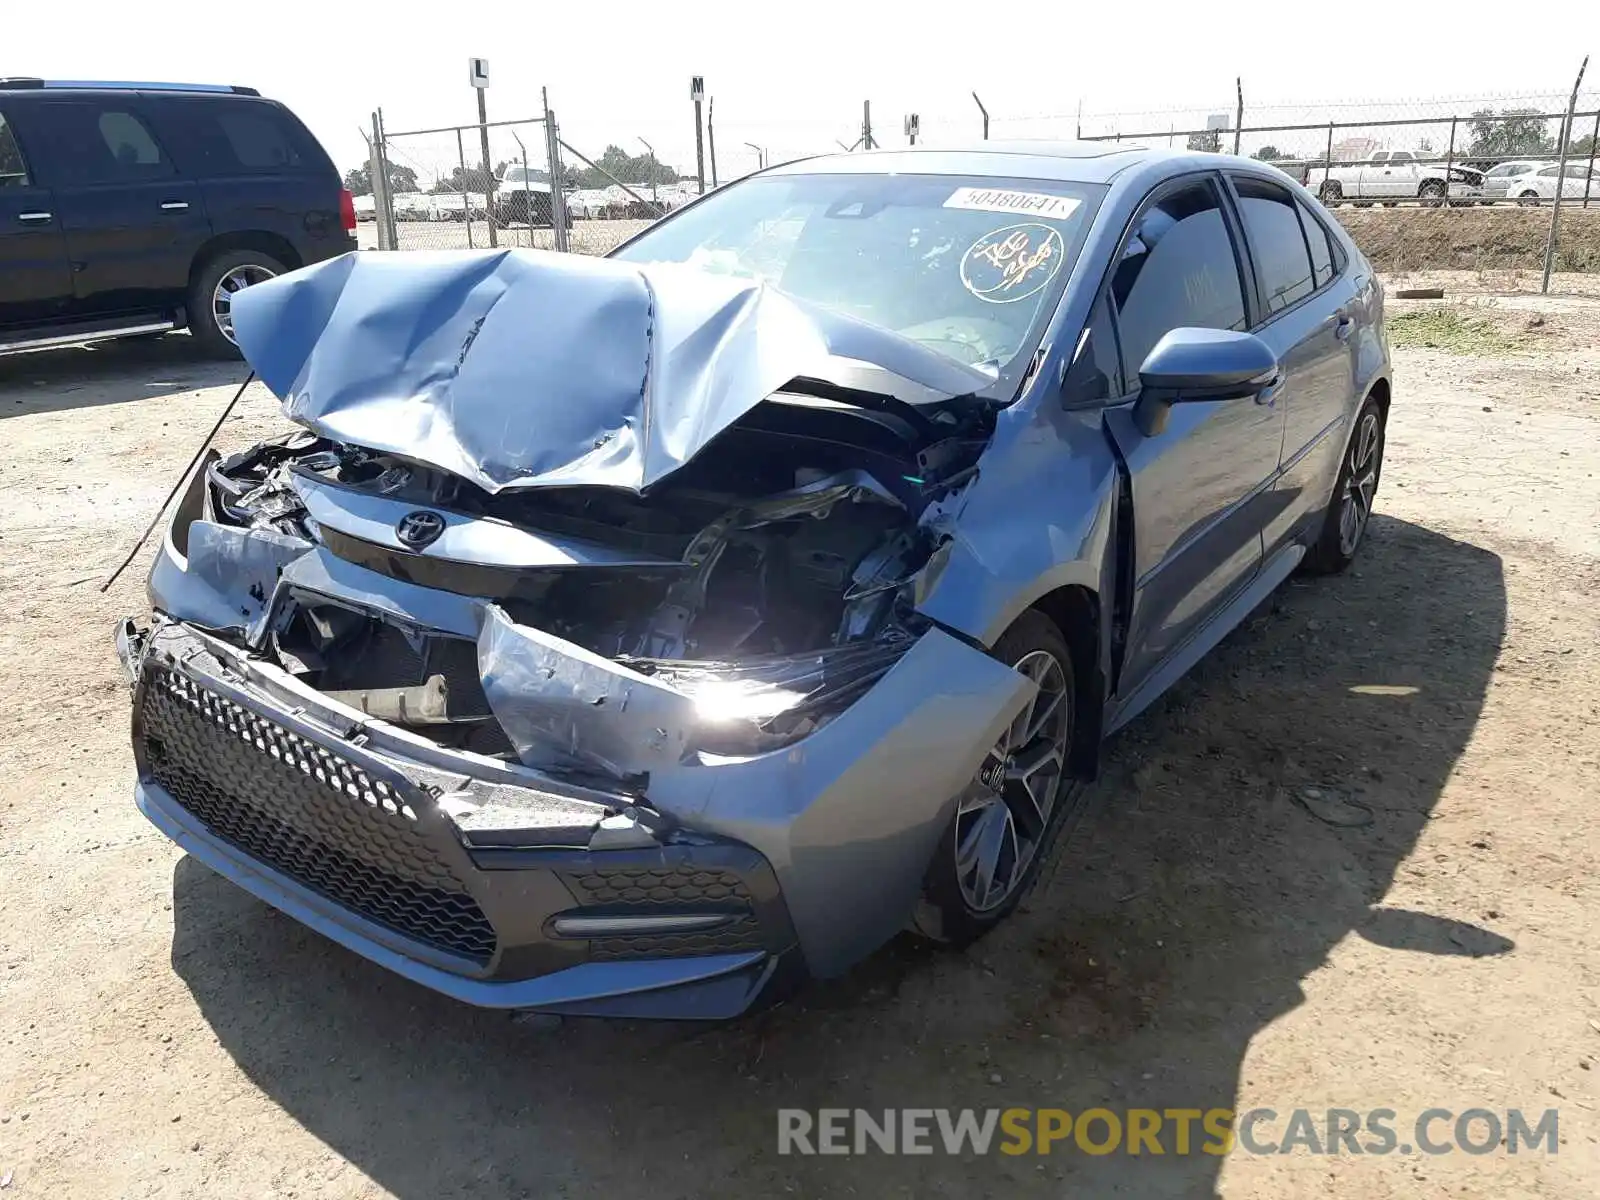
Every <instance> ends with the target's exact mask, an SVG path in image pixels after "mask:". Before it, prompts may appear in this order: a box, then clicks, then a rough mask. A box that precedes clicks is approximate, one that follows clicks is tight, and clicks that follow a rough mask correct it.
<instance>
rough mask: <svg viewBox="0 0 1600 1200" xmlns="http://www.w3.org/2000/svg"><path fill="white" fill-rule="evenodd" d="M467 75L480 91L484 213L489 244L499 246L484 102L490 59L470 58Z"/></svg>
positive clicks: (479, 121) (480, 141) (479, 109)
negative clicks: (495, 224) (496, 234)
mask: <svg viewBox="0 0 1600 1200" xmlns="http://www.w3.org/2000/svg"><path fill="white" fill-rule="evenodd" d="M467 77H468V79H469V80H470V81H471V83H472V86H473V88H474V89H475V90H476V91H477V93H478V142H479V144H480V145H481V146H482V148H483V176H484V179H483V214H484V217H485V218H486V219H487V221H488V225H489V245H491V246H498V245H499V244H500V240H499V239H498V238H497V237H496V236H495V228H494V164H492V163H491V162H490V161H489V110H488V105H486V104H485V103H484V93H486V92H487V91H488V90H489V60H488V59H487V58H470V59H468V60H467ZM467 203H468V205H469V206H470V205H471V203H472V202H471V201H470V200H469V201H468V202H467ZM529 236H530V237H531V236H532V235H531V234H530V235H529Z"/></svg>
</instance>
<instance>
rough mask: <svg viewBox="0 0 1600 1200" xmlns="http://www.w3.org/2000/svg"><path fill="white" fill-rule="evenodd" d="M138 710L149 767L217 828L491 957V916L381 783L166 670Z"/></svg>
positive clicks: (417, 931)
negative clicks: (479, 904) (140, 709)
mask: <svg viewBox="0 0 1600 1200" xmlns="http://www.w3.org/2000/svg"><path fill="white" fill-rule="evenodd" d="M141 717H142V728H143V737H144V751H145V762H146V764H147V767H148V769H149V771H150V774H151V775H152V776H153V777H154V779H155V780H156V782H157V783H159V784H161V786H162V787H164V788H165V789H166V790H167V791H168V792H170V793H171V794H172V796H173V797H174V798H175V799H176V800H177V801H178V803H180V804H182V805H183V807H184V808H186V809H187V810H188V811H189V812H191V813H192V814H194V816H195V817H196V818H198V819H199V820H200V821H201V823H202V824H204V825H205V827H206V828H207V829H208V830H210V831H211V832H212V833H213V834H214V835H216V836H217V837H219V838H221V839H222V840H224V841H226V842H228V843H229V844H231V845H233V846H235V847H237V848H238V849H240V850H242V851H244V852H245V853H246V854H248V855H250V856H251V857H252V858H255V859H258V860H259V861H261V862H263V863H265V864H266V865H267V866H269V867H271V868H273V869H274V870H276V871H279V872H281V873H282V874H284V875H287V876H289V877H290V878H291V879H294V880H295V881H296V882H298V883H301V884H303V885H305V886H306V887H309V888H312V889H313V890H315V891H317V892H320V893H321V894H323V895H324V896H327V897H328V898H329V899H331V900H334V901H336V902H337V903H339V904H342V905H344V906H345V907H346V908H349V909H351V910H352V911H354V912H356V913H359V914H360V915H361V916H363V917H365V918H367V919H368V920H370V921H375V922H377V923H379V924H382V925H386V926H388V927H389V928H390V929H393V930H395V931H396V932H398V933H400V934H403V935H405V936H406V937H409V938H412V939H413V940H415V941H418V942H422V943H424V944H426V945H429V946H433V947H435V948H437V949H439V950H444V951H447V952H448V953H451V954H457V955H460V956H462V957H464V958H469V959H472V960H474V961H476V962H479V963H485V962H487V961H488V960H489V959H490V957H492V956H493V954H494V948H495V934H494V929H493V927H492V926H491V925H490V924H489V921H488V918H486V917H485V916H484V915H483V912H482V910H481V909H479V907H478V904H477V902H476V901H475V900H474V899H473V898H472V896H471V895H470V894H469V893H468V892H467V889H466V887H465V885H463V883H462V882H461V880H460V879H459V878H458V877H457V875H456V873H455V872H454V871H453V870H452V869H451V867H450V864H449V863H448V862H446V861H445V860H444V859H443V858H442V857H441V856H440V855H439V853H438V852H437V851H436V850H435V849H434V847H433V846H432V845H431V844H430V843H429V842H428V840H427V839H426V838H425V837H424V836H423V835H422V833H421V831H420V830H419V829H418V827H417V817H416V813H414V812H413V811H412V809H411V807H410V805H409V804H407V803H406V801H405V798H404V797H403V796H401V795H399V794H397V793H396V792H395V790H394V789H393V788H392V787H390V786H389V785H388V784H387V783H385V782H384V781H383V780H381V779H374V778H372V777H371V776H370V775H368V774H367V772H365V771H364V770H362V769H361V768H360V767H359V766H357V765H355V764H354V763H351V762H349V761H348V760H346V759H344V758H341V757H340V756H338V755H337V754H335V753H333V752H332V751H330V750H328V749H327V748H326V747H324V746H321V745H319V744H317V743H316V742H312V741H308V740H307V739H305V738H302V737H300V736H299V735H298V734H295V733H293V732H291V731H289V730H287V729H284V728H283V727H282V726H280V725H277V724H275V723H273V722H272V721H269V720H267V719H266V718H265V717H263V716H261V715H260V714H258V713H254V712H251V711H250V710H249V709H245V708H241V707H240V706H239V705H237V704H234V703H233V702H232V701H230V700H227V699H225V698H224V697H222V696H219V695H217V694H216V693H214V692H211V691H209V690H207V689H206V688H203V687H201V686H200V685H199V684H197V683H195V682H194V681H192V680H190V679H188V678H187V677H185V676H182V675H175V674H172V673H171V672H166V671H157V672H155V673H154V675H153V676H152V677H151V678H150V679H149V681H148V682H147V684H146V686H145V690H144V707H143V710H142V713H141Z"/></svg>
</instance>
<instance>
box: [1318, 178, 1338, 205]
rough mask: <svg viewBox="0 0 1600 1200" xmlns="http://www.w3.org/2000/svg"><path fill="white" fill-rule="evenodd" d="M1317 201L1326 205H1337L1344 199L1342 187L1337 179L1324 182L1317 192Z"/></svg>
mask: <svg viewBox="0 0 1600 1200" xmlns="http://www.w3.org/2000/svg"><path fill="white" fill-rule="evenodd" d="M1317 199H1319V200H1321V201H1322V202H1323V203H1324V204H1327V205H1334V204H1338V203H1339V202H1340V201H1341V200H1343V199H1344V187H1343V185H1341V184H1340V182H1339V181H1338V180H1337V179H1328V180H1324V181H1323V184H1322V187H1321V188H1320V189H1319V190H1318V192H1317Z"/></svg>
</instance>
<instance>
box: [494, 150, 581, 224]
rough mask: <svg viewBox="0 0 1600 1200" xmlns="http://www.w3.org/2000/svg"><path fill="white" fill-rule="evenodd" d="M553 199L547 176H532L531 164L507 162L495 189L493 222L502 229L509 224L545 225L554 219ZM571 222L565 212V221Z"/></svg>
mask: <svg viewBox="0 0 1600 1200" xmlns="http://www.w3.org/2000/svg"><path fill="white" fill-rule="evenodd" d="M552 205H553V201H552V199H551V196H550V184H549V182H548V181H547V180H539V179H536V178H534V176H533V172H532V170H531V169H530V168H527V167H523V166H521V165H520V164H518V165H513V166H509V167H507V168H506V173H505V175H504V177H503V178H501V180H500V182H499V183H498V184H497V185H496V188H495V193H494V219H495V224H497V225H499V226H500V227H501V228H502V229H504V228H508V227H510V226H512V225H532V226H534V227H540V226H542V227H544V228H546V229H548V228H550V226H551V225H552V224H553V223H554V218H553V217H552V215H551V214H552V212H553V208H552ZM571 224H572V214H571V212H570V211H569V212H568V214H567V225H568V226H569V227H570V226H571Z"/></svg>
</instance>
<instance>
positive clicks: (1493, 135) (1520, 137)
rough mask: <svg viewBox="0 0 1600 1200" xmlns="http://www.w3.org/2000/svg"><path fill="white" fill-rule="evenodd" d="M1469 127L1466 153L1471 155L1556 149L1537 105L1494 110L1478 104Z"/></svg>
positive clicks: (1547, 125) (1542, 151) (1485, 155)
mask: <svg viewBox="0 0 1600 1200" xmlns="http://www.w3.org/2000/svg"><path fill="white" fill-rule="evenodd" d="M1471 129H1472V141H1471V142H1470V143H1469V144H1468V146H1467V154H1468V155H1469V156H1471V157H1473V158H1491V157H1499V156H1510V155H1513V154H1554V153H1555V150H1556V142H1555V139H1554V138H1553V137H1551V136H1550V122H1549V121H1547V120H1546V119H1544V118H1543V117H1541V116H1539V113H1538V110H1537V109H1532V108H1507V109H1503V110H1501V111H1500V112H1498V113H1497V112H1495V111H1494V110H1493V109H1492V108H1480V109H1479V110H1478V111H1477V112H1475V113H1473V114H1472V125H1471Z"/></svg>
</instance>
